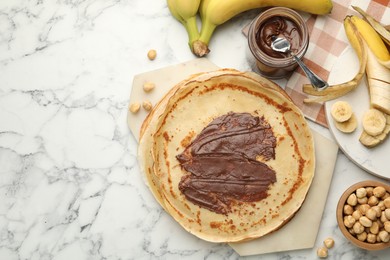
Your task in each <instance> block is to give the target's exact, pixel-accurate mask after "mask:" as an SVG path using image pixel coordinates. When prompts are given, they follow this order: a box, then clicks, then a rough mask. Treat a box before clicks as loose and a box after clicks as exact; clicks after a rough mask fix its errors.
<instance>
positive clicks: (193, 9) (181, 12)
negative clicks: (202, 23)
mask: <svg viewBox="0 0 390 260" xmlns="http://www.w3.org/2000/svg"><path fill="white" fill-rule="evenodd" d="M200 1H201V0H167V4H168V8H169V11H170V12H171V14H172V15H173V17H175V18H176V19H177V20H178V21H179V22H181V23H182V24H183V26H184V27H185V29H186V31H187V34H188V45H189V46H190V48H191V50H192V48H193V46H194V42H195V41H196V40H197V39H198V38H199V29H198V25H197V13H198V10H199V6H200Z"/></svg>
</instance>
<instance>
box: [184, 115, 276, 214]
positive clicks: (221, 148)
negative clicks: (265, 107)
mask: <svg viewBox="0 0 390 260" xmlns="http://www.w3.org/2000/svg"><path fill="white" fill-rule="evenodd" d="M275 147H276V138H275V136H274V134H273V132H272V129H271V127H270V125H269V124H268V123H267V122H266V121H265V120H264V118H263V117H254V116H252V115H251V114H249V113H228V114H226V115H223V116H220V117H218V118H216V119H214V120H213V121H212V122H211V123H210V124H209V125H208V126H207V127H206V128H204V129H203V130H202V132H201V133H200V134H199V135H198V136H197V137H196V138H195V140H194V141H193V142H192V143H191V144H190V145H189V146H188V147H186V149H185V150H184V151H183V153H181V154H179V155H178V156H177V159H178V160H179V162H180V164H181V166H182V168H183V169H185V170H186V171H187V172H189V174H187V175H185V176H183V177H182V179H181V181H180V183H179V190H180V191H181V192H182V193H183V194H184V195H185V197H186V198H187V199H188V200H189V201H191V202H192V203H194V204H196V205H199V206H201V207H203V208H206V209H208V210H210V211H213V212H216V213H219V214H227V213H228V212H230V211H231V204H232V202H233V201H243V202H253V201H259V200H261V199H264V198H266V197H267V190H268V186H269V185H270V184H272V183H274V182H275V181H276V174H275V171H274V170H273V169H271V168H270V167H269V166H267V165H266V164H265V163H263V162H260V161H257V160H256V158H258V157H259V156H260V157H262V158H263V160H264V161H267V160H270V159H275Z"/></svg>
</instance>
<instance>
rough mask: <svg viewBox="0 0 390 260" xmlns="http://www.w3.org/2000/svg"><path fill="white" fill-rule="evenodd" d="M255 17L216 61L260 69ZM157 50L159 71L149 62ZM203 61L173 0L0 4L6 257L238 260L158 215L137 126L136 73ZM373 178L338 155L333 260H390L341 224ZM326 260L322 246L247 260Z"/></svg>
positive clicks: (329, 225) (328, 227)
mask: <svg viewBox="0 0 390 260" xmlns="http://www.w3.org/2000/svg"><path fill="white" fill-rule="evenodd" d="M255 15H256V12H254V11H253V12H248V13H246V14H244V15H240V16H239V17H238V18H234V19H232V20H231V21H230V22H228V23H226V25H224V26H223V27H221V28H219V30H218V32H217V33H216V34H215V37H214V38H213V40H212V46H213V49H212V52H211V53H210V55H209V56H208V58H209V59H210V60H211V61H212V62H213V63H215V64H216V65H218V66H220V67H231V68H236V69H239V70H248V69H250V64H248V61H247V60H246V59H245V53H246V51H247V45H246V39H245V37H244V36H243V35H242V34H241V32H240V31H241V29H242V27H243V26H244V25H246V24H247V23H248V22H249V21H250V20H251V19H252V18H253V17H254V16H255ZM220 46H223V47H220ZM151 48H154V49H156V50H157V53H158V57H157V59H156V60H155V61H149V60H148V59H147V58H146V53H147V51H148V50H149V49H151ZM232 53H233V54H234V55H232ZM193 58H194V56H193V55H192V54H191V53H190V52H189V50H188V47H187V38H186V35H185V31H184V29H183V27H182V26H181V25H180V24H179V23H178V22H177V21H175V20H174V19H172V17H171V15H170V14H169V11H168V8H167V5H166V2H165V1H162V0H148V1H142V0H132V1H123V0H108V1H102V0H81V1H76V0H59V1H51V0H35V1H22V0H12V1H11V0H3V1H1V2H0V259H10V260H12V259H157V258H158V259H182V258H188V259H238V258H239V256H238V255H237V254H236V253H235V252H234V250H232V249H231V248H230V247H229V246H228V245H226V244H212V243H208V242H205V241H201V240H199V239H197V238H195V237H193V236H192V235H190V234H188V233H187V232H184V231H183V230H182V228H181V227H180V226H179V225H178V224H177V223H175V222H174V221H173V220H172V219H171V218H170V217H169V216H168V215H167V214H166V213H165V212H164V211H163V210H162V209H161V208H160V207H159V205H158V204H157V203H156V202H155V200H154V198H153V197H152V195H151V193H150V192H149V190H148V188H147V187H146V185H145V184H144V181H143V179H142V177H141V175H140V170H139V166H138V164H137V160H136V149H137V143H136V140H135V139H134V137H133V136H132V135H131V133H130V131H129V129H128V127H127V124H126V115H127V107H128V98H129V95H130V91H131V82H132V79H133V76H134V75H136V74H137V73H141V72H144V71H149V70H153V69H157V68H161V67H164V66H167V65H172V64H176V63H179V62H184V61H188V60H191V59H193ZM312 126H313V127H314V128H316V129H317V130H318V131H320V132H321V133H323V134H324V135H328V136H330V134H329V132H328V130H327V129H324V128H322V127H320V126H317V125H312ZM368 178H369V179H376V178H375V177H373V176H371V175H368V174H367V173H365V172H364V171H362V170H361V169H360V168H358V167H357V166H355V165H354V164H353V163H352V162H350V161H349V160H348V159H347V158H346V157H345V156H344V155H343V154H342V153H341V152H340V153H339V157H338V161H337V164H336V169H335V173H334V177H333V181H332V185H331V187H330V191H329V195H328V201H327V204H326V209H325V213H324V215H323V220H322V222H321V229H320V232H319V235H318V238H317V241H318V243H317V244H318V245H320V244H321V243H322V240H323V239H324V238H325V237H327V236H332V237H334V238H335V240H336V247H335V248H334V249H332V250H330V252H329V254H330V256H329V258H332V259H364V258H365V259H386V257H387V256H388V255H389V253H390V252H389V250H386V251H382V252H366V251H363V250H360V249H358V248H356V247H354V246H352V245H351V244H349V243H347V242H346V240H345V239H344V238H343V237H342V235H341V233H340V231H339V230H338V229H337V226H336V221H335V218H334V214H335V205H336V204H337V199H338V197H339V196H340V195H341V193H342V191H343V190H344V189H345V188H347V187H348V186H349V184H351V183H353V182H356V181H358V180H363V179H368ZM315 257H316V253H315V248H314V249H310V250H299V251H293V252H282V253H275V254H267V255H264V256H261V257H259V256H253V257H248V259H252V258H253V259H258V258H261V259H313V258H315Z"/></svg>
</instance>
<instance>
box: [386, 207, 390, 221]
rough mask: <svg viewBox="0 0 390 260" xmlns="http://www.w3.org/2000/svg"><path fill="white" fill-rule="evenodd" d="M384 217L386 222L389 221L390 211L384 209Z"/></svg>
mask: <svg viewBox="0 0 390 260" xmlns="http://www.w3.org/2000/svg"><path fill="white" fill-rule="evenodd" d="M385 216H386V218H387V220H390V209H385Z"/></svg>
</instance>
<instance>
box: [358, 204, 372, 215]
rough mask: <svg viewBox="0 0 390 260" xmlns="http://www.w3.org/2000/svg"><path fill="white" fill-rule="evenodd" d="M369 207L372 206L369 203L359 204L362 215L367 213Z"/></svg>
mask: <svg viewBox="0 0 390 260" xmlns="http://www.w3.org/2000/svg"><path fill="white" fill-rule="evenodd" d="M369 208H371V207H370V205H368V204H362V205H359V206H358V209H359V211H360V213H362V215H366V212H367V210H368V209H369Z"/></svg>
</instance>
